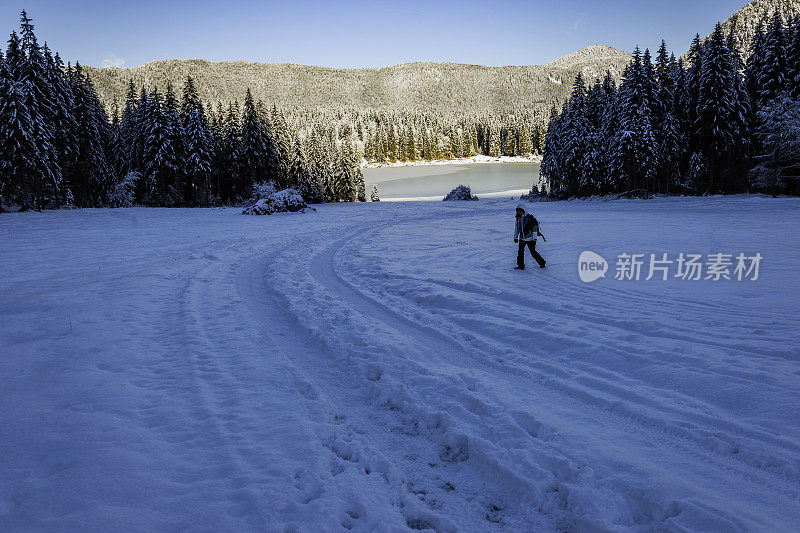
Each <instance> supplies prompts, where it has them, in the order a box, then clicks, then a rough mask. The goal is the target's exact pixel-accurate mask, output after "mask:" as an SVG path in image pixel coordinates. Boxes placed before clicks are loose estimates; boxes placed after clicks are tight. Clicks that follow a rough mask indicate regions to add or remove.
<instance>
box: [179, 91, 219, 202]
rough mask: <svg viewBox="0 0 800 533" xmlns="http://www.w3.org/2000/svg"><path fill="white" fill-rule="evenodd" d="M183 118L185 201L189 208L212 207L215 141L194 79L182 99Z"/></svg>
mask: <svg viewBox="0 0 800 533" xmlns="http://www.w3.org/2000/svg"><path fill="white" fill-rule="evenodd" d="M181 115H182V120H183V131H184V139H185V157H184V165H185V167H184V168H185V170H184V172H185V175H186V184H187V187H186V188H185V192H184V198H185V201H186V202H187V203H188V204H189V205H199V206H208V205H211V204H212V203H213V200H212V198H213V190H212V184H211V178H212V171H213V163H214V148H215V146H214V144H215V143H214V138H213V134H212V132H211V128H210V125H209V121H208V118H207V117H206V113H205V109H204V108H203V104H202V102H201V101H200V97H199V95H198V94H197V89H196V88H195V86H194V80H193V79H192V77H191V76H189V77H187V78H186V84H185V85H184V87H183V98H182V100H181Z"/></svg>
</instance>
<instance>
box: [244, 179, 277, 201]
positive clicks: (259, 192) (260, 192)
mask: <svg viewBox="0 0 800 533" xmlns="http://www.w3.org/2000/svg"><path fill="white" fill-rule="evenodd" d="M277 191H278V187H277V186H276V185H275V182H274V181H265V182H263V183H254V184H253V191H252V193H251V195H250V200H251V201H253V202H257V201H259V200H261V199H263V198H266V197H268V196H269V195H271V194H274V193H276V192H277Z"/></svg>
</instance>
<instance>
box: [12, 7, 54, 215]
mask: <svg viewBox="0 0 800 533" xmlns="http://www.w3.org/2000/svg"><path fill="white" fill-rule="evenodd" d="M20 28H21V30H20V37H21V45H22V62H21V64H20V69H19V70H20V79H21V81H22V83H23V92H24V94H25V97H26V98H25V106H26V107H27V112H28V114H29V116H30V121H31V122H30V124H31V126H32V131H31V134H32V135H33V138H34V139H36V142H35V143H34V146H35V150H34V152H33V153H31V154H28V164H27V166H26V169H25V172H26V177H25V184H24V185H23V194H24V196H25V201H24V202H25V204H27V205H28V206H30V207H33V208H35V209H37V210H41V209H42V208H43V207H45V206H57V205H58V203H59V200H60V199H61V191H60V189H61V168H60V167H59V165H58V156H57V154H56V149H55V132H54V131H53V129H54V128H53V123H54V118H55V103H54V96H53V86H52V84H51V82H50V79H49V75H48V74H49V66H48V64H47V61H46V59H45V56H44V54H43V51H42V48H41V47H40V46H39V43H38V42H37V40H36V35H35V33H34V26H33V21H32V20H31V19H30V18H28V16H27V14H26V13H25V11H24V10H23V11H22V14H21V15H20Z"/></svg>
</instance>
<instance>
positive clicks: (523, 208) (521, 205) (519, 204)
mask: <svg viewBox="0 0 800 533" xmlns="http://www.w3.org/2000/svg"><path fill="white" fill-rule="evenodd" d="M517 209H522V210H523V211H525V212H526V213H527V212H528V210H527V209H525V204H523V203H522V202H520V203H518V204H517Z"/></svg>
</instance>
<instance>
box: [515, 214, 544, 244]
mask: <svg viewBox="0 0 800 533" xmlns="http://www.w3.org/2000/svg"><path fill="white" fill-rule="evenodd" d="M537 235H539V221H538V220H536V217H534V216H533V215H531V214H529V213H525V214H524V215H522V217H520V218H517V219H515V224H514V239H520V240H522V241H535V240H536V236H537Z"/></svg>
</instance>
